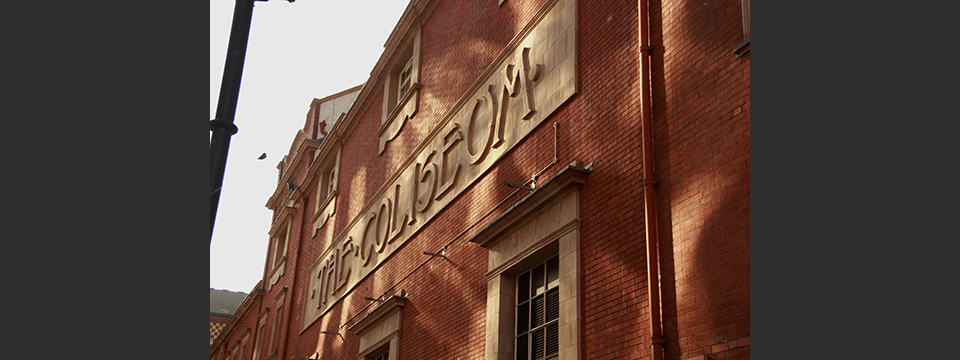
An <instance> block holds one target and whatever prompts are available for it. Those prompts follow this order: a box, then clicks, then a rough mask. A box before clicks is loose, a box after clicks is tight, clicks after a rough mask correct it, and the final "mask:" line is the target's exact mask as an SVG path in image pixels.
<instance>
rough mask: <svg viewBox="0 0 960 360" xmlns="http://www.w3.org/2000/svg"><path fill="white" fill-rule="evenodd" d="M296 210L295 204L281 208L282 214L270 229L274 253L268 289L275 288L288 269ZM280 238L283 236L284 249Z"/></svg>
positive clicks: (271, 259) (271, 258)
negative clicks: (288, 255) (288, 252)
mask: <svg viewBox="0 0 960 360" xmlns="http://www.w3.org/2000/svg"><path fill="white" fill-rule="evenodd" d="M294 210H296V209H295V208H294V207H293V206H284V207H283V208H282V209H280V215H279V216H278V217H277V221H276V222H274V223H273V227H272V228H271V229H270V232H269V233H270V239H271V243H272V244H271V247H272V248H273V254H272V256H271V257H270V261H271V266H270V269H271V270H270V276H269V279H270V281H269V283H268V284H267V291H270V290H271V289H272V288H273V285H275V284H276V283H277V281H279V280H280V277H281V276H283V274H284V272H285V271H286V270H285V268H286V266H285V265H286V263H287V250H288V249H289V248H290V231H291V230H292V229H291V227H292V223H293V212H294ZM280 238H283V249H280V248H279V246H278V245H279V244H280Z"/></svg>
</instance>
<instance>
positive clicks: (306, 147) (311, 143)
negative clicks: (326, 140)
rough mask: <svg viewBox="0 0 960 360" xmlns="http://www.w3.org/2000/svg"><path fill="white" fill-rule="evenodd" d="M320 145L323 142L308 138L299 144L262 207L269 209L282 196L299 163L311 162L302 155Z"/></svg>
mask: <svg viewBox="0 0 960 360" xmlns="http://www.w3.org/2000/svg"><path fill="white" fill-rule="evenodd" d="M300 131H303V129H301V130H300ZM322 143H323V141H321V140H315V139H310V138H304V139H303V142H301V143H300V146H298V147H297V151H296V155H294V156H293V160H291V161H290V166H289V167H287V170H286V171H285V172H284V174H283V177H281V178H280V182H279V183H278V184H277V189H276V190H274V191H273V195H271V196H270V199H268V200H267V203H266V204H265V205H264V206H266V207H267V208H270V205H271V204H273V203H274V202H275V201H276V200H278V199H279V198H280V197H281V196H284V195H283V192H284V190H286V188H287V185H286V184H287V183H288V182H290V179H291V178H292V177H293V176H295V174H296V173H297V168H299V167H300V165H301V163H302V162H303V161H304V160H306V159H307V158H310V159H311V160H312V159H313V157H308V156H306V155H304V154H306V153H307V152H308V151H310V150H316V149H317V148H319V147H320V144H322ZM281 205H282V204H281Z"/></svg>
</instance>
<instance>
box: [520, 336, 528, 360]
mask: <svg viewBox="0 0 960 360" xmlns="http://www.w3.org/2000/svg"><path fill="white" fill-rule="evenodd" d="M527 359H529V357H528V356H527V335H526V334H524V335H521V336H520V337H517V360H527Z"/></svg>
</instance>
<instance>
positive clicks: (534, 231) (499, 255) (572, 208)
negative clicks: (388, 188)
mask: <svg viewBox="0 0 960 360" xmlns="http://www.w3.org/2000/svg"><path fill="white" fill-rule="evenodd" d="M589 173H590V171H589V170H585V169H582V168H578V167H575V166H573V165H570V166H567V167H566V168H565V169H563V170H561V171H560V172H559V173H558V174H557V175H556V176H554V177H553V178H551V179H550V180H548V181H547V182H546V183H544V184H543V185H541V186H540V187H538V188H537V189H536V190H535V191H533V192H532V193H531V194H530V195H529V196H528V197H527V198H524V199H523V200H521V201H519V202H517V203H516V204H515V205H513V206H512V207H511V208H510V209H508V210H507V211H505V212H504V213H503V215H501V216H499V217H498V218H497V219H496V220H494V221H493V222H491V223H490V224H489V225H487V226H486V227H484V228H483V229H481V230H480V231H479V232H478V233H477V234H476V235H474V236H473V237H472V238H471V239H470V241H471V242H475V243H478V244H479V245H480V246H482V247H484V248H486V249H488V250H490V252H489V253H488V269H489V271H488V273H487V309H486V319H487V320H486V329H487V330H486V338H485V350H484V359H486V360H503V359H513V358H514V351H515V348H516V347H515V342H516V334H515V333H516V326H515V321H516V314H515V313H516V276H517V275H519V274H521V273H523V272H524V271H526V270H527V269H529V268H530V267H532V266H533V265H535V264H537V263H539V262H542V261H545V260H547V259H548V258H550V257H552V256H554V255H559V256H560V359H562V360H571V359H579V358H580V343H579V339H580V252H579V246H580V240H579V238H580V235H579V228H580V216H579V206H580V205H579V204H580V202H579V196H580V193H579V189H580V188H581V187H582V186H583V183H584V182H585V181H586V176H587V175H588V174H589Z"/></svg>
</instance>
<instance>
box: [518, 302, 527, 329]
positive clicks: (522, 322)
mask: <svg viewBox="0 0 960 360" xmlns="http://www.w3.org/2000/svg"><path fill="white" fill-rule="evenodd" d="M529 319H530V303H526V304H523V305H520V306H517V335H520V334H523V333H526V332H527V330H529V329H530V327H529V326H528V325H529V321H530V320H529Z"/></svg>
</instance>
